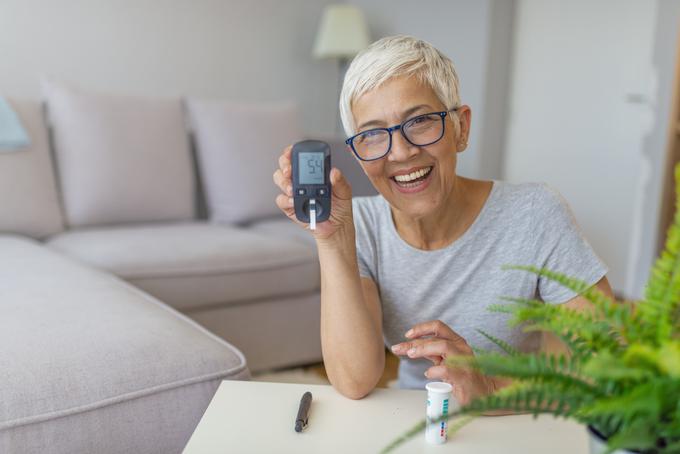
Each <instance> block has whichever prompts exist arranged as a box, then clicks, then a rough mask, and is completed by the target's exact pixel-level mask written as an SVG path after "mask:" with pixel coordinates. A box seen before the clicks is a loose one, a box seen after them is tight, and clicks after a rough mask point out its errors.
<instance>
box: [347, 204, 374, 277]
mask: <svg viewBox="0 0 680 454" xmlns="http://www.w3.org/2000/svg"><path fill="white" fill-rule="evenodd" d="M370 199H371V198H370V197H355V198H354V199H352V214H353V216H354V229H355V232H356V247H357V265H358V266H359V275H360V276H361V277H368V278H371V279H372V280H373V282H376V283H377V282H378V281H377V279H376V275H377V273H376V261H377V258H376V246H375V236H374V232H375V230H374V228H373V225H372V224H373V221H374V220H375V214H376V213H375V212H374V210H372V209H371V203H370V202H371V200H370Z"/></svg>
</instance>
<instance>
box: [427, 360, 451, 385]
mask: <svg viewBox="0 0 680 454" xmlns="http://www.w3.org/2000/svg"><path fill="white" fill-rule="evenodd" d="M425 376H426V377H427V378H429V379H430V380H439V381H445V382H448V383H451V379H452V377H451V369H449V368H448V367H446V366H445V365H443V364H442V365H435V366H432V367H430V368H429V369H427V370H426V371H425Z"/></svg>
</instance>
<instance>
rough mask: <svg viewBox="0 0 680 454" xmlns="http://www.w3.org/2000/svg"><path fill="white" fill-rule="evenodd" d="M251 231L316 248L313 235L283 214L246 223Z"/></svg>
mask: <svg viewBox="0 0 680 454" xmlns="http://www.w3.org/2000/svg"><path fill="white" fill-rule="evenodd" d="M247 227H248V229H249V230H251V231H253V232H258V233H261V234H262V235H265V236H268V237H269V238H276V239H279V240H281V241H290V240H293V241H297V242H299V243H302V244H304V245H307V246H309V247H312V248H316V242H315V240H314V236H313V235H312V234H311V233H310V232H309V231H308V230H305V229H303V228H302V227H300V226H299V225H297V224H295V223H294V222H292V221H291V220H290V219H288V218H287V217H285V216H284V215H283V214H281V215H280V216H275V217H271V218H268V219H261V220H258V221H255V222H251V223H250V224H248V225H247Z"/></svg>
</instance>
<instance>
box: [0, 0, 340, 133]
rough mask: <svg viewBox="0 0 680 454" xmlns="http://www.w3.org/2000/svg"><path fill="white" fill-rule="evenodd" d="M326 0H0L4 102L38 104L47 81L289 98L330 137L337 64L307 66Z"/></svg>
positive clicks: (311, 129)
mask: <svg viewBox="0 0 680 454" xmlns="http://www.w3.org/2000/svg"><path fill="white" fill-rule="evenodd" d="M327 3H330V0H286V1H280V0H258V1H245V0H242V1H236V0H231V1H227V0H192V1H185V0H116V1H112V0H60V1H48V0H2V1H0V56H2V58H1V59H0V87H1V90H2V94H5V95H14V96H24V97H32V98H36V97H39V96H40V88H39V76H40V74H46V75H49V76H52V77H56V78H60V79H63V80H65V81H70V82H73V83H75V84H78V85H80V86H82V87H83V88H85V89H90V90H102V91H112V92H122V93H139V94H149V95H161V96H166V95H181V94H187V95H194V96H206V97H213V96H216V97H224V98H230V99H239V100H278V99H291V98H292V99H296V100H298V101H299V102H300V103H301V105H302V107H303V112H304V126H305V129H306V131H307V133H309V134H332V132H333V124H334V123H333V122H334V118H335V109H336V101H335V95H336V87H337V78H338V72H337V64H336V63H334V62H332V61H317V60H313V59H312V57H311V52H312V44H313V40H314V36H315V34H316V30H317V26H318V23H319V19H320V17H321V12H322V10H323V7H324V6H325V5H326V4H327Z"/></svg>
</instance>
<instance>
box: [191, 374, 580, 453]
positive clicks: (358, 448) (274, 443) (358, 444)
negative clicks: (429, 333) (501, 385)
mask: <svg viewBox="0 0 680 454" xmlns="http://www.w3.org/2000/svg"><path fill="white" fill-rule="evenodd" d="M305 391H311V392H312V395H313V400H312V406H311V409H310V412H309V425H308V426H307V428H305V430H304V431H303V432H302V433H297V432H295V430H294V425H295V417H296V415H297V410H298V405H299V403H300V397H302V394H303V393H304V392H305ZM425 398H426V392H425V391H424V390H423V391H419V390H418V391H415V390H398V389H376V390H375V391H373V392H372V393H371V394H370V395H369V396H368V397H366V398H364V399H361V400H351V399H347V398H345V397H343V396H342V395H340V394H339V393H338V392H337V391H335V390H334V389H333V388H332V387H331V386H327V385H298V384H287V383H263V382H246V381H224V382H222V384H221V385H220V387H219V389H218V390H217V393H216V394H215V397H213V400H212V402H211V403H210V406H209V407H208V409H207V410H206V412H205V414H204V415H203V418H202V419H201V422H200V424H199V425H198V427H197V428H196V430H195V432H194V434H193V435H192V436H191V439H190V440H189V443H188V444H187V446H186V448H185V450H184V454H210V453H220V454H223V453H227V452H228V453H258V454H259V453H296V454H297V453H324V454H326V453H343V454H346V453H350V454H359V453H377V452H379V451H380V450H381V449H382V448H384V447H385V446H387V445H388V444H389V442H390V441H392V440H393V439H394V438H395V437H396V436H398V435H400V434H401V433H403V432H404V431H405V430H407V429H409V428H410V427H411V426H412V425H413V424H414V423H416V422H418V421H419V420H420V419H422V418H424V417H425ZM394 452H397V453H467V454H470V453H472V454H485V453H488V454H499V453H502V454H515V453H517V454H531V453H547V452H549V453H551V454H562V453H564V454H585V453H587V452H588V438H587V435H586V431H585V429H584V428H583V427H582V426H580V425H578V424H575V423H573V422H567V421H564V420H562V419H554V418H553V417H552V416H541V417H540V418H538V419H536V420H534V419H533V417H531V416H529V415H518V416H494V417H480V418H477V419H476V420H474V421H472V422H471V423H469V424H468V425H467V426H465V427H463V428H462V429H461V430H460V431H459V432H457V433H456V434H455V435H454V436H453V437H451V438H450V439H449V441H448V442H447V443H446V444H444V445H439V446H433V445H428V444H427V443H425V435H424V433H422V434H419V435H416V436H415V437H414V438H413V439H411V440H409V441H408V442H407V443H405V444H403V445H401V446H400V447H399V448H398V449H397V450H396V451H394Z"/></svg>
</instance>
